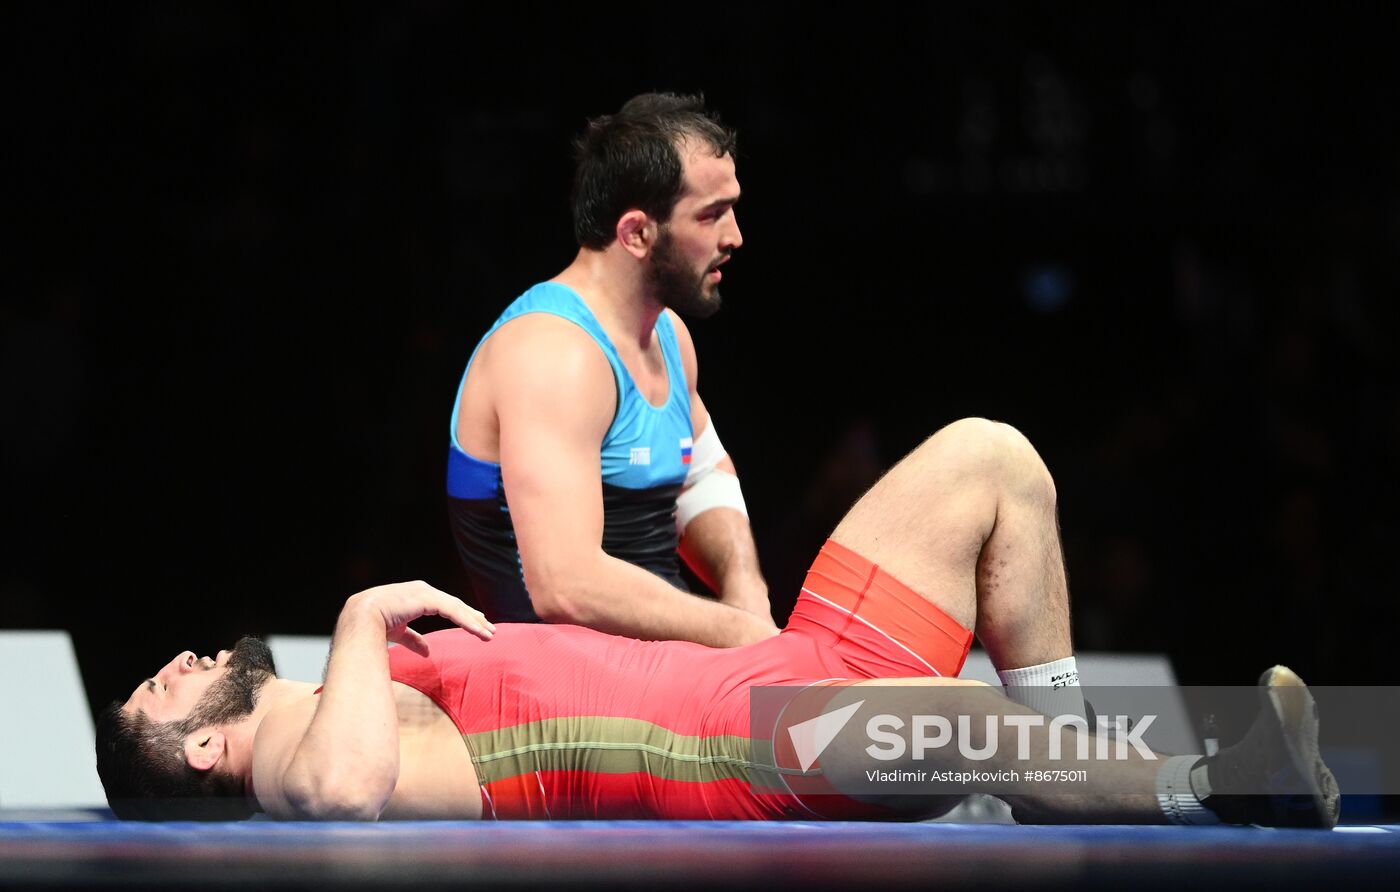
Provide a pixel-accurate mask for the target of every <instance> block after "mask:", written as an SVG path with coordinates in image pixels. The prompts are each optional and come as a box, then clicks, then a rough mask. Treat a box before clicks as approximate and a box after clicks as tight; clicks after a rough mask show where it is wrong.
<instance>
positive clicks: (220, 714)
mask: <svg viewBox="0 0 1400 892" xmlns="http://www.w3.org/2000/svg"><path fill="white" fill-rule="evenodd" d="M224 667H225V668H226V669H227V670H228V671H227V672H226V673H225V674H224V677H223V678H221V679H219V680H218V681H216V682H214V683H213V684H212V685H210V686H209V690H207V691H205V692H204V696H202V697H200V698H199V702H198V703H196V704H195V707H194V709H193V710H191V711H190V715H189V717H188V718H186V719H185V720H184V721H183V722H181V732H182V733H183V734H192V733H194V732H195V731H197V730H199V729H200V728H207V727H209V726H211V725H212V726H219V725H227V724H233V723H235V722H237V721H239V720H240V719H243V718H246V717H247V716H249V715H251V714H252V712H253V707H255V706H257V705H258V692H259V691H260V690H262V686H263V685H265V684H267V682H268V681H270V680H271V679H272V678H273V676H274V675H276V673H277V667H276V666H275V665H273V662H272V651H271V650H270V649H269V648H268V646H267V645H266V644H265V643H263V641H262V639H260V638H253V637H251V636H248V637H244V638H241V639H239V641H238V643H237V644H235V645H234V646H233V653H232V655H231V656H229V658H228V662H227V663H225V664H224Z"/></svg>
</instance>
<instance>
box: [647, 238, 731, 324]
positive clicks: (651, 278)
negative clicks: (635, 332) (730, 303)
mask: <svg viewBox="0 0 1400 892" xmlns="http://www.w3.org/2000/svg"><path fill="white" fill-rule="evenodd" d="M709 273H710V271H709V270H708V269H707V270H705V271H704V272H702V273H701V274H700V275H699V276H697V275H695V272H694V271H693V270H692V269H690V267H689V266H688V265H687V264H686V262H685V258H683V257H681V256H680V254H679V252H677V251H676V245H675V242H674V241H673V240H672V238H671V230H670V228H669V227H668V226H662V227H661V229H660V234H658V235H657V237H656V245H655V246H654V247H653V248H652V250H651V263H650V265H648V267H647V274H646V275H647V284H648V285H650V286H651V292H652V294H654V295H655V296H656V299H657V300H659V301H660V302H661V305H662V306H663V307H669V308H670V309H672V310H675V311H676V312H677V313H680V314H681V315H682V316H689V317H691V318H693V319H707V318H709V317H710V316H713V315H714V314H715V313H716V312H717V311H718V310H719V307H720V296H719V288H718V287H716V288H714V289H713V290H711V291H710V292H709V293H708V294H706V293H705V276H707V275H709Z"/></svg>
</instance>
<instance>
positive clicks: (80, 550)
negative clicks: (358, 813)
mask: <svg viewBox="0 0 1400 892" xmlns="http://www.w3.org/2000/svg"><path fill="white" fill-rule="evenodd" d="M1129 6H1130V4H1112V5H1104V6H1102V7H1094V6H1086V5H1083V4H1072V5H1070V4H1063V5H1051V4H1032V5H1018V4H1006V3H975V4H966V5H937V6H928V7H907V6H884V5H880V4H869V3H866V4H859V5H857V6H848V7H845V8H843V10H842V12H841V13H840V14H839V15H838V16H834V17H829V18H828V17H822V16H819V15H818V14H817V13H815V12H813V11H811V10H810V8H809V7H807V6H804V5H799V4H781V5H772V6H766V5H765V6H754V7H746V6H743V5H739V6H733V5H728V6H725V5H721V6H708V7H702V6H698V5H685V6H675V7H662V6H657V7H654V8H651V7H649V8H629V7H617V6H612V7H603V6H596V5H595V6H591V7H587V8H584V7H563V8H553V7H542V8H529V9H526V8H524V7H523V6H522V7H515V6H512V7H510V8H509V10H508V11H503V10H501V9H493V10H490V11H486V10H483V9H481V8H468V7H465V6H459V5H455V4H448V3H436V2H417V3H405V4H398V5H393V6H390V5H388V4H385V5H383V6H369V7H364V6H344V7H342V6H333V7H332V6H324V7H310V6H302V5H297V4H266V5H264V4H247V5H222V4H221V5H204V4H183V3H181V4H129V5H119V6H118V5H111V6H109V5H98V4H92V5H66V4H48V3H45V4H36V5H32V6H17V7H16V6H11V7H7V8H6V11H5V12H4V13H3V18H4V25H3V27H0V33H2V34H3V37H0V50H3V63H0V64H3V66H4V68H3V75H4V76H3V85H4V86H3V87H2V88H0V90H3V92H2V93H0V97H3V102H4V105H3V109H4V111H3V114H4V121H5V126H4V132H5V134H6V136H5V140H4V142H5V152H4V157H5V158H6V161H5V181H6V198H5V202H4V206H5V208H6V212H7V213H6V216H8V217H9V219H10V223H11V227H9V229H10V235H9V236H8V237H7V238H6V240H5V246H4V250H3V254H0V256H3V283H4V284H3V292H4V293H3V309H0V324H2V325H3V333H2V334H0V339H2V340H0V343H2V344H3V353H0V425H3V428H0V430H3V436H0V450H3V455H0V467H3V475H4V476H3V492H0V514H3V521H4V528H3V531H2V532H3V538H0V549H3V555H4V559H3V562H0V626H4V627H12V628H44V627H51V628H66V629H69V630H71V632H72V633H73V636H74V638H75V641H76V644H77V648H78V652H79V656H80V659H81V662H82V668H83V672H84V676H85V680H86V683H87V685H88V688H89V693H90V695H91V696H92V698H93V700H94V702H99V703H100V702H104V701H105V700H107V699H110V698H111V697H114V696H121V697H125V696H126V694H127V693H129V691H130V690H131V688H132V687H133V686H134V685H135V683H136V682H137V681H138V680H139V679H140V678H141V677H144V676H145V675H148V674H149V673H150V672H151V671H152V670H153V669H154V668H155V667H156V666H159V665H161V664H162V663H163V662H165V661H166V660H168V659H169V658H170V656H171V655H173V654H174V653H176V652H178V651H179V650H181V649H184V648H190V649H193V650H196V651H197V652H200V653H211V652H213V651H214V650H217V649H218V648H220V647H225V646H228V645H229V644H230V643H231V642H232V640H233V639H234V637H236V636H237V635H239V634H241V633H244V632H258V633H264V634H265V633H275V632H282V633H327V632H329V630H330V628H331V624H332V622H333V619H334V616H335V613H336V610H337V609H338V606H339V604H340V603H341V602H342V601H343V599H344V598H345V597H346V596H347V595H349V594H351V593H353V592H354V591H357V590H359V589H361V588H364V587H367V586H370V585H374V584H378V583H382V582H387V581H395V580H401V579H406V578H422V579H425V580H428V581H430V582H432V583H434V584H435V585H438V586H440V587H442V588H444V589H446V590H448V591H453V592H463V593H465V590H466V586H465V582H464V579H463V575H462V572H461V570H460V569H459V567H458V565H457V563H456V557H455V555H454V553H453V549H452V544H451V539H450V536H449V533H448V529H447V522H446V511H445V504H444V495H443V474H444V461H445V451H446V447H447V426H448V416H449V413H450V411H451V404H452V397H453V392H454V388H455V386H456V383H457V379H458V376H459V375H460V373H461V370H462V367H463V365H464V363H465V360H466V358H467V356H468V354H469V352H470V350H471V348H472V346H473V345H474V344H475V342H476V340H477V338H478V337H479V336H480V334H481V332H482V331H483V330H484V329H485V327H486V326H487V325H488V324H489V323H490V321H491V320H492V319H493V318H494V317H495V316H496V314H497V313H498V312H499V311H500V310H501V309H502V308H503V307H504V306H505V304H506V303H507V302H508V301H509V300H510V299H511V298H512V297H514V296H515V295H516V294H518V293H519V292H520V291H522V290H523V289H524V288H526V287H527V286H529V285H530V284H531V283H533V282H535V281H537V280H540V279H543V278H547V277H549V276H551V275H553V274H554V273H555V272H557V271H558V270H559V269H561V268H562V267H563V266H564V265H565V264H566V263H567V262H568V261H569V260H570V258H571V257H572V255H573V252H574V247H573V244H572V240H571V235H570V228H569V222H568V206H567V190H568V181H569V175H570V162H569V157H568V156H569V152H568V143H569V140H570V138H571V137H572V135H573V134H574V133H576V132H577V131H578V129H579V128H580V127H581V126H582V124H583V121H584V119H585V118H586V117H588V116H590V115H595V114H599V113H604V112H608V111H612V110H615V109H616V108H617V106H618V105H620V104H621V102H622V101H623V100H625V99H626V98H627V97H628V96H630V95H632V94H634V93H637V92H641V91H643V90H647V89H653V88H664V89H675V90H687V91H689V90H703V91H704V92H705V93H706V94H707V96H708V97H709V99H710V101H711V104H712V105H713V106H714V107H716V108H717V109H719V110H720V111H721V113H722V114H723V116H724V117H725V119H726V120H727V121H728V122H729V123H731V124H733V125H734V126H736V127H737V128H738V130H739V131H740V148H741V152H740V157H739V177H740V180H741V182H742V183H743V187H744V192H745V198H744V202H743V204H742V205H741V207H740V209H739V220H740V223H741V226H742V227H743V231H744V236H745V240H746V244H745V246H744V248H743V249H742V250H741V251H740V252H739V253H738V254H737V255H736V257H735V260H734V262H733V263H732V264H731V265H730V266H729V267H727V268H726V275H725V285H724V288H725V297H726V307H725V309H724V310H723V311H722V312H721V313H720V314H719V315H718V316H716V317H715V318H713V319H711V320H709V321H706V322H703V323H696V324H694V325H693V327H692V330H693V331H694V333H695V339H696V341H697V345H698V350H699V355H700V359H701V363H702V365H701V368H702V379H701V392H702V393H703V395H704V396H705V399H706V402H707V403H708V404H709V405H710V407H711V409H712V411H713V412H714V414H715V416H716V417H717V419H718V423H719V425H720V429H721V430H722V431H723V436H724V439H725V443H726V445H727V446H728V447H729V449H730V451H731V453H732V454H733V455H734V456H735V457H736V460H737V462H738V464H739V467H740V471H741V475H742V477H743V480H744V486H745V492H746V495H747V497H748V501H749V505H750V507H751V510H752V515H753V520H754V524H755V528H756V530H757V532H758V535H759V543H760V549H761V556H762V558H763V561H764V565H765V569H766V570H767V572H768V575H769V578H770V581H771V583H772V585H773V589H774V598H773V600H774V603H775V605H776V606H777V610H778V612H779V614H780V618H781V617H783V616H785V615H786V611H787V609H788V608H789V607H790V606H791V603H792V599H793V597H794V595H795V592H796V587H797V585H798V584H799V582H800V577H801V572H802V569H803V567H804V566H805V563H806V561H807V560H809V559H810V556H811V555H812V553H813V552H814V549H815V547H816V545H817V544H818V543H819V542H820V541H821V538H822V537H823V535H824V534H825V532H827V531H828V530H829V529H830V526H831V525H832V524H833V523H834V522H835V520H836V519H837V518H838V517H839V515H840V513H841V511H842V510H843V509H844V508H845V506H846V505H847V504H849V502H850V500H851V499H853V498H854V496H855V495H856V494H858V492H859V491H860V490H861V488H863V487H864V486H866V485H868V483H869V482H870V480H871V479H873V477H874V475H876V474H877V473H878V471H879V470H880V468H882V467H884V466H885V465H887V464H888V463H890V462H892V461H893V460H895V459H896V458H897V457H898V456H899V455H901V454H902V453H904V452H905V451H907V450H908V449H910V448H912V447H913V446H914V445H915V444H916V443H917V442H918V441H919V440H920V439H921V438H922V437H923V436H925V435H927V434H928V433H930V432H932V431H933V430H935V429H937V428H938V427H940V426H941V425H943V424H945V423H947V422H949V421H952V420H954V419H956V418H958V417H961V416H965V415H983V416H988V417H992V418H997V419H1001V420H1005V421H1008V422H1011V423H1013V424H1015V425H1016V426H1017V427H1019V428H1020V429H1021V430H1023V431H1024V432H1025V433H1027V434H1028V435H1029V436H1030V437H1031V439H1032V440H1033V441H1034V442H1036V443H1037V445H1038V446H1039V448H1040V449H1041V452H1042V454H1043V456H1044V457H1045V459H1046V461H1047V462H1048V464H1049V465H1050V468H1051V470H1052V471H1053V472H1054V474H1055V476H1056V479H1057V482H1058V486H1059V494H1060V501H1061V511H1062V521H1063V525H1064V530H1065V533H1064V539H1065V545H1066V550H1067V553H1068V560H1069V568H1070V577H1071V587H1072V591H1073V597H1074V607H1075V610H1076V633H1077V643H1078V645H1079V647H1080V648H1081V649H1099V650H1104V649H1109V650H1165V651H1168V652H1169V653H1170V654H1171V656H1172V657H1173V658H1174V659H1175V660H1176V663H1177V667H1178V671H1179V674H1180V676H1181V677H1182V679H1183V680H1184V681H1187V682H1192V683H1229V684H1239V683H1248V681H1249V680H1250V679H1251V678H1252V677H1253V676H1254V674H1255V673H1257V672H1258V671H1259V670H1260V669H1261V668H1263V667H1264V666H1266V665H1269V664H1271V663H1273V662H1276V661H1287V662H1289V663H1290V664H1292V665H1293V666H1294V667H1295V668H1297V669H1298V670H1299V672H1300V673H1301V674H1302V675H1303V676H1304V677H1305V678H1307V679H1309V680H1310V681H1313V682H1318V683H1329V684H1356V683H1363V684H1364V683H1393V681H1394V673H1393V668H1392V666H1393V660H1392V659H1391V658H1390V647H1389V645H1390V640H1391V636H1392V634H1393V629H1394V626H1393V625H1392V623H1391V622H1390V617H1392V616H1393V607H1392V604H1391V602H1392V600H1393V599H1394V597H1395V596H1396V593H1397V591H1400V588H1398V587H1397V583H1398V582H1400V579H1397V576H1398V575H1400V574H1397V572H1396V563H1395V558H1394V552H1395V549H1394V542H1395V540H1396V537H1397V535H1398V534H1400V523H1398V522H1397V520H1396V518H1395V516H1394V513H1393V506H1394V505H1395V502H1396V497H1397V494H1398V493H1397V474H1396V472H1397V447H1398V446H1400V401H1397V390H1396V386H1395V385H1396V372H1397V361H1396V357H1395V352H1394V350H1393V347H1392V345H1393V339H1394V333H1395V330H1396V315H1397V305H1396V302H1395V296H1396V291H1397V284H1398V281H1397V280H1398V279H1400V275H1398V274H1397V267H1396V263H1395V256H1396V247H1397V242H1398V241H1400V190H1398V189H1397V186H1398V185H1400V182H1398V181H1400V152H1398V151H1397V149H1400V144H1398V143H1400V141H1397V128H1396V104H1397V100H1400V96H1397V92H1400V91H1397V84H1400V66H1397V64H1396V62H1395V61H1394V60H1395V56H1396V53H1395V49H1394V39H1395V35H1396V34H1397V29H1396V25H1397V21H1396V18H1395V15H1394V14H1393V13H1391V12H1389V11H1388V10H1387V8H1386V7H1385V6H1382V5H1380V4H1376V5H1364V4H1362V5H1347V6H1345V7H1344V8H1343V9H1341V10H1337V9H1333V8H1331V7H1330V6H1329V7H1328V8H1327V9H1326V11H1325V12H1324V11H1322V9H1323V8H1322V7H1316V6H1315V7H1311V8H1309V9H1308V10H1306V11H1304V12H1301V13H1300V12H1293V11H1289V10H1288V8H1287V7H1286V6H1280V5H1278V4H1252V5H1235V4H1225V5H1223V8H1221V5H1220V4H1212V5H1210V6H1204V7H1196V6H1192V7H1187V8H1183V9H1179V10H1173V11H1170V12H1167V11H1163V12H1157V13H1150V14H1145V13H1140V12H1138V11H1136V10H1129V9H1128V7H1129ZM1090 681H1092V680H1090ZM6 682H7V683H9V682H10V680H6Z"/></svg>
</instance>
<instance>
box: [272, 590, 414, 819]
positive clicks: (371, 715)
mask: <svg viewBox="0 0 1400 892" xmlns="http://www.w3.org/2000/svg"><path fill="white" fill-rule="evenodd" d="M398 727H399V726H398V713H397V709H396V707H395V703H394V692H393V685H392V683H391V682H390V680H389V658H388V651H387V647H386V638H385V624H384V617H383V614H381V613H380V612H379V610H378V609H376V607H375V605H374V602H373V600H372V597H370V596H366V595H356V596H355V597H353V598H351V599H350V600H349V601H348V602H347V603H346V605H345V608H344V609H343V610H342V611H341V614H340V619H339V621H338V622H337V623H336V628H335V635H334V637H333V639H332V642H331V657H330V663H329V665H328V666H327V669H326V683H325V686H324V688H323V690H322V692H321V695H320V700H319V701H318V702H317V705H316V713H315V715H314V716H313V717H312V719H311V725H310V727H309V728H308V729H307V732H306V736H305V737H304V738H303V739H302V741H301V743H300V745H299V746H298V747H297V751H296V755H295V756H293V758H292V761H291V763H290V765H289V766H288V769H287V775H286V779H285V781H284V788H285V789H286V791H287V794H288V799H289V801H291V802H292V803H293V805H294V806H295V807H296V808H297V809H298V811H300V812H303V813H305V814H306V816H307V817H315V818H345V819H371V820H372V819H374V818H377V817H378V816H379V812H380V811H382V810H383V808H384V804H385V803H387V802H388V800H389V796H390V795H391V794H392V793H393V791H394V785H395V783H397V781H398V772H399V730H398Z"/></svg>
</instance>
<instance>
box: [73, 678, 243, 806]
mask: <svg viewBox="0 0 1400 892" xmlns="http://www.w3.org/2000/svg"><path fill="white" fill-rule="evenodd" d="M188 725H189V720H188V719H186V720H185V721H179V722H153V721H151V720H150V719H148V718H147V717H146V716H144V715H142V714H141V713H139V712H138V713H127V712H123V711H122V705H121V704H120V703H117V702H113V703H111V704H109V705H108V706H107V708H106V709H104V710H102V713H101V715H99V716H98V717H97V774H98V776H99V777H100V778H101V779H102V786H103V788H104V789H105V790H106V791H107V804H108V805H110V806H111V807H112V812H113V813H114V814H116V816H117V817H119V818H122V819H123V820H128V821H132V820H134V821H236V820H242V819H243V818H247V817H250V816H251V815H252V814H253V807H252V803H250V802H249V801H248V800H247V798H246V797H245V796H244V793H243V784H242V783H241V782H240V781H239V780H238V779H237V778H234V777H232V776H230V775H228V774H225V773H223V772H221V771H219V770H217V769H215V770H212V771H196V770H195V769H194V768H191V767H190V766H189V764H188V763H187V762H186V761H185V738H186V737H187V736H188V735H190V734H192V733H193V732H194V731H196V730H198V727H187V726H188Z"/></svg>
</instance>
